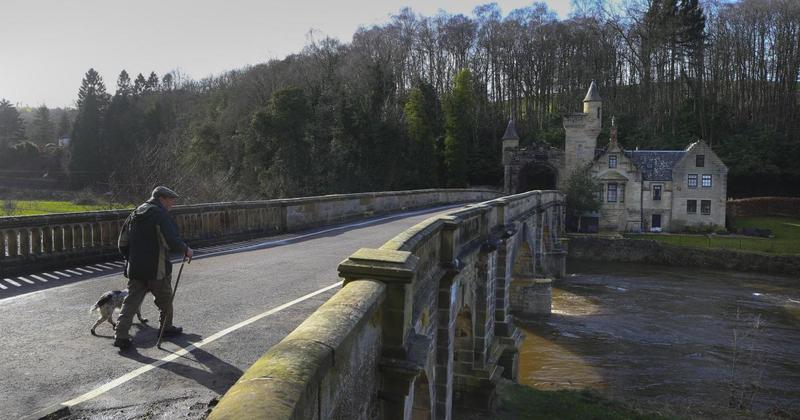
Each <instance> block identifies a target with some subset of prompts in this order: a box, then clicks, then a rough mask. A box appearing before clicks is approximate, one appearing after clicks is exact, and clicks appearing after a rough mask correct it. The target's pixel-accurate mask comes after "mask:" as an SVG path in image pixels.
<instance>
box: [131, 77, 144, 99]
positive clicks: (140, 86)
mask: <svg viewBox="0 0 800 420" xmlns="http://www.w3.org/2000/svg"><path fill="white" fill-rule="evenodd" d="M146 86H147V80H145V78H144V76H142V73H139V75H137V76H136V80H135V81H134V82H133V94H134V95H141V94H142V93H144V91H145V87H146Z"/></svg>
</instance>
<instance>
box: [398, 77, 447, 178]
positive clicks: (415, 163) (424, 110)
mask: <svg viewBox="0 0 800 420" xmlns="http://www.w3.org/2000/svg"><path fill="white" fill-rule="evenodd" d="M439 108H440V107H439V99H438V98H437V97H436V91H435V90H434V89H433V87H432V86H431V85H429V84H426V83H420V84H419V85H418V86H417V87H414V88H413V89H411V92H410V93H409V95H408V101H406V105H405V107H404V108H403V114H404V117H405V122H406V130H407V131H408V136H409V138H410V139H411V148H412V150H411V153H410V155H411V159H410V162H409V163H408V164H409V165H410V166H412V167H413V171H412V177H413V181H414V183H413V187H415V188H423V187H429V186H434V185H439V183H440V180H438V179H437V178H438V174H439V173H440V171H439V170H438V169H439V168H437V166H438V165H437V164H438V162H437V159H436V150H435V148H436V137H437V134H438V133H439V127H440V124H439V123H438V115H439V113H440V109H439Z"/></svg>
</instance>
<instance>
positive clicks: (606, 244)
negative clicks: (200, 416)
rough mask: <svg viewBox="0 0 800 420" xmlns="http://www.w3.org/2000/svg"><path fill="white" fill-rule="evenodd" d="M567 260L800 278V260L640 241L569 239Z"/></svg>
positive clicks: (796, 257) (790, 257)
mask: <svg viewBox="0 0 800 420" xmlns="http://www.w3.org/2000/svg"><path fill="white" fill-rule="evenodd" d="M568 255H569V257H570V258H577V259H586V260H594V261H610V262H630V263H645V264H659V265H672V266H682V267H700V268H714V269H723V270H736V271H752V272H758V273H769V274H780V275H792V276H796V275H800V256H792V255H769V254H762V253H755V252H742V251H735V250H729V249H700V248H689V247H683V246H678V245H671V244H665V243H662V242H658V241H650V240H640V239H606V238H595V237H577V236H576V237H572V238H570V240H569V254H568Z"/></svg>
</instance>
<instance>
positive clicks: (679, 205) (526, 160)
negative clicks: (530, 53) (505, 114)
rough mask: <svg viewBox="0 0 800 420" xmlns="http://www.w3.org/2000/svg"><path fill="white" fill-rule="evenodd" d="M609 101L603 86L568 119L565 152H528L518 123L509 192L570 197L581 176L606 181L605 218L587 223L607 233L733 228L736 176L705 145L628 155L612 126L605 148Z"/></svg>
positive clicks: (509, 141)
mask: <svg viewBox="0 0 800 420" xmlns="http://www.w3.org/2000/svg"><path fill="white" fill-rule="evenodd" d="M602 120H603V100H602V98H601V97H600V93H599V89H598V87H597V85H596V84H595V82H592V83H591V85H590V86H589V90H588V92H587V93H586V97H585V98H584V99H583V112H581V113H572V114H568V115H566V116H564V122H563V124H564V130H565V132H566V133H565V140H564V150H559V149H556V148H554V147H552V146H550V145H548V144H546V143H543V142H534V143H533V144H532V145H531V146H528V147H520V146H519V140H520V138H519V135H518V134H517V130H516V126H515V124H514V121H513V120H511V121H509V123H508V127H507V128H506V132H505V134H504V135H503V139H502V140H503V166H504V169H505V183H504V191H505V192H506V193H507V194H516V193H520V192H525V191H528V190H533V189H552V188H557V189H560V190H565V189H566V186H567V182H568V179H569V177H570V175H571V174H572V173H574V172H575V170H576V169H578V168H585V167H589V168H590V171H591V174H592V176H593V177H594V178H595V179H596V180H598V181H599V183H600V189H599V191H598V192H597V194H598V197H599V198H600V202H601V205H600V209H599V211H598V212H596V213H594V214H590V215H586V219H588V220H590V221H593V222H592V223H591V224H593V225H594V226H598V227H599V229H601V230H609V231H622V232H638V231H662V230H664V231H681V230H683V229H685V228H687V227H696V228H708V229H716V228H722V227H724V226H725V204H726V203H725V201H726V195H727V174H728V168H727V167H726V166H725V164H724V163H723V162H722V160H721V159H720V158H719V157H718V156H717V155H716V153H714V151H713V150H712V149H711V147H709V146H708V145H707V144H706V143H705V142H703V141H702V140H697V141H696V142H694V143H692V144H689V145H688V146H687V147H686V148H684V149H682V150H639V149H638V148H637V149H635V150H626V149H623V148H622V147H621V146H620V145H619V143H618V142H617V127H616V126H615V125H614V119H613V118H612V119H611V125H612V126H611V136H610V140H609V144H608V147H607V148H598V147H597V136H598V135H599V134H600V131H601V130H602Z"/></svg>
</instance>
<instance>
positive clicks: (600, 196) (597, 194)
mask: <svg viewBox="0 0 800 420" xmlns="http://www.w3.org/2000/svg"><path fill="white" fill-rule="evenodd" d="M594 197H595V198H596V199H597V201H599V202H601V203H602V202H603V184H600V188H599V189H598V190H597V192H595V193H594Z"/></svg>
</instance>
